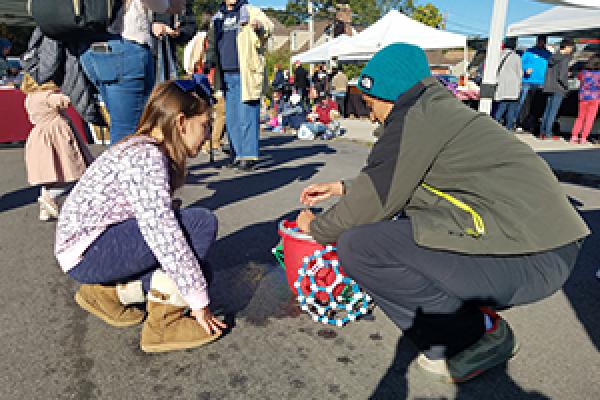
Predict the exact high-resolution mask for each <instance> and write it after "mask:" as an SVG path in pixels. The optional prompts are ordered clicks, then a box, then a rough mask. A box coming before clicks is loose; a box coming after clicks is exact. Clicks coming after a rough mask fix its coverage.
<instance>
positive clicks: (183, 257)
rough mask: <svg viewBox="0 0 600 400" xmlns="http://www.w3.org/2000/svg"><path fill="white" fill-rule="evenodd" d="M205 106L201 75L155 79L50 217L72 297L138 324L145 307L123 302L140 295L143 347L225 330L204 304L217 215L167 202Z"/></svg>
mask: <svg viewBox="0 0 600 400" xmlns="http://www.w3.org/2000/svg"><path fill="white" fill-rule="evenodd" d="M212 104H214V99H213V98H212V95H211V90H210V84H209V83H208V80H207V79H206V77H205V76H203V75H194V79H191V80H177V81H166V82H163V83H160V84H158V85H156V87H155V88H154V90H153V92H152V94H151V95H150V98H149V99H148V103H147V105H146V107H145V109H144V112H143V113H142V117H141V119H140V122H139V124H138V127H137V129H136V132H135V133H134V134H133V135H130V136H127V137H125V138H124V139H123V140H122V141H121V142H119V143H117V144H116V145H114V146H112V147H111V148H110V149H108V150H107V151H105V152H104V153H103V154H102V155H101V156H100V157H99V158H98V159H97V160H96V161H95V162H94V163H93V164H92V165H91V166H90V167H89V169H88V170H87V171H86V173H85V175H84V176H83V177H82V178H81V180H80V181H79V183H78V184H77V186H75V188H74V189H73V191H72V192H71V194H70V195H69V197H68V198H67V200H66V202H65V204H64V207H63V209H62V212H61V214H60V217H59V220H58V226H57V230H56V245H55V254H56V258H57V259H58V262H59V264H60V266H61V267H62V269H63V270H64V272H65V273H67V274H68V275H69V276H70V277H71V278H73V279H75V280H76V281H78V282H80V283H81V285H80V286H79V290H78V291H77V293H76V294H75V301H76V302H77V303H78V304H79V305H80V306H81V308H83V309H84V310H86V311H88V312H90V313H92V314H94V315H95V316H97V317H99V318H100V319H102V320H103V321H105V322H106V323H108V324H110V325H113V326H117V327H124V326H132V325H136V324H139V323H141V322H142V320H143V319H144V312H142V311H141V310H139V309H137V308H132V307H130V305H132V304H135V303H143V302H146V310H147V312H148V316H147V318H146V321H145V322H144V326H143V328H142V334H141V340H140V346H141V348H142V350H143V351H145V352H162V351H170V350H178V349H187V348H192V347H198V346H201V345H203V344H206V343H209V342H211V341H213V340H215V339H217V338H218V337H219V336H220V334H221V329H223V328H225V324H224V323H223V322H221V321H219V320H218V319H217V318H216V317H214V316H213V314H212V313H211V311H210V310H209V308H208V304H209V297H208V291H207V285H208V283H209V282H210V270H209V269H208V266H207V265H206V264H205V263H203V262H202V260H203V259H204V258H205V256H206V253H207V251H208V249H209V247H210V246H211V244H212V243H213V241H214V240H215V236H216V230H217V219H216V217H215V216H214V214H212V213H211V212H210V211H209V210H206V209H203V208H186V209H183V210H179V209H177V207H176V206H174V204H173V200H172V195H173V192H174V191H175V190H176V189H178V188H180V187H181V186H183V184H184V183H185V175H186V160H187V158H188V157H196V156H197V155H198V153H199V151H200V147H201V146H202V143H203V142H204V141H206V140H207V139H208V137H209V135H210V116H211V113H212V107H211V106H212ZM146 295H147V299H146ZM188 307H189V308H190V309H191V316H187V315H186V310H187V309H188Z"/></svg>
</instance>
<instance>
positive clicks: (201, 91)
mask: <svg viewBox="0 0 600 400" xmlns="http://www.w3.org/2000/svg"><path fill="white" fill-rule="evenodd" d="M174 83H175V85H177V87H178V88H179V89H181V90H183V91H184V92H186V93H190V92H193V93H196V94H197V95H198V96H199V97H200V98H202V99H204V100H206V101H207V102H208V103H209V104H210V105H211V106H212V105H213V104H215V103H216V100H215V98H214V97H213V95H212V89H211V87H210V82H209V81H208V78H207V77H206V75H203V74H193V75H192V79H177V80H176V81H174Z"/></svg>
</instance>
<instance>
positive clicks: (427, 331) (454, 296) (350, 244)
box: [337, 218, 580, 358]
mask: <svg viewBox="0 0 600 400" xmlns="http://www.w3.org/2000/svg"><path fill="white" fill-rule="evenodd" d="M337 247H338V249H337V250H338V256H339V257H340V261H341V264H342V267H343V269H344V271H345V272H346V273H347V274H348V275H349V276H350V277H352V278H353V279H354V280H356V282H357V283H358V284H359V285H360V286H361V287H362V288H363V289H365V290H366V291H367V292H368V293H369V294H370V295H371V296H372V297H373V299H374V300H375V302H376V304H377V305H378V306H379V307H381V309H382V310H383V311H384V312H385V313H386V314H387V316H388V317H389V318H390V319H391V320H392V321H393V322H394V323H395V324H396V325H397V326H398V327H399V328H400V329H401V330H402V331H403V334H404V335H405V336H407V337H408V338H410V339H411V340H412V341H413V342H414V343H415V344H416V345H417V347H418V348H419V350H421V351H426V352H427V354H428V356H430V357H432V358H442V357H451V356H452V355H454V354H456V353H458V352H460V351H462V350H463V349H465V348H466V347H468V346H470V345H471V344H473V343H475V342H476V341H477V340H479V339H480V338H481V336H482V335H483V333H484V322H483V321H484V320H483V314H482V312H481V310H480V309H479V307H480V306H491V307H492V308H507V307H510V306H513V305H520V304H527V303H532V302H535V301H538V300H540V299H543V298H545V297H548V296H550V295H551V294H552V293H554V292H555V291H556V290H558V289H559V288H560V287H562V285H563V284H564V283H565V281H566V280H567V278H568V277H569V274H570V273H571V270H572V269H573V266H574V265H575V261H576V259H577V255H578V253H579V250H580V244H577V243H573V244H570V245H567V246H564V247H561V248H558V249H554V250H551V251H547V252H543V253H536V254H530V255H516V256H505V257H497V256H472V255H464V254H458V253H453V252H449V251H438V250H432V249H427V248H423V247H419V246H417V245H416V244H415V241H414V239H413V233H412V226H411V223H410V220H409V219H406V218H403V219H400V220H397V221H385V222H379V223H374V224H369V225H363V226H359V227H357V228H354V229H351V230H349V231H347V232H345V233H344V234H343V235H342V236H341V237H340V240H339V241H338V243H337Z"/></svg>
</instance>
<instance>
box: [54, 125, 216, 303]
mask: <svg viewBox="0 0 600 400" xmlns="http://www.w3.org/2000/svg"><path fill="white" fill-rule="evenodd" d="M167 166H168V160H167V157H166V156H165V154H163V153H162V151H161V150H160V149H159V148H158V147H157V146H156V145H155V144H154V141H153V139H151V138H147V137H136V138H133V139H131V140H129V141H127V142H125V143H119V144H117V145H115V146H112V147H111V148H110V149H108V150H107V151H105V152H104V153H103V154H102V155H101V156H100V157H99V158H98V159H97V160H96V161H95V162H94V163H93V164H92V165H91V166H90V167H89V168H88V169H87V171H86V172H85V174H84V175H83V176H82V177H81V179H80V181H79V183H77V185H76V186H75V188H74V189H73V191H72V192H71V194H70V195H69V197H68V198H67V200H66V201H65V204H64V205H63V208H62V211H61V213H60V216H59V219H58V225H57V229H56V243H55V248H54V252H55V255H56V258H57V260H58V262H59V264H60V266H61V267H62V269H63V271H65V272H68V271H69V270H70V269H71V268H73V267H75V266H76V265H77V264H78V263H79V262H80V261H81V259H82V257H83V254H84V253H85V251H86V250H87V249H88V247H89V246H90V245H91V244H92V243H93V242H94V241H95V240H96V239H97V238H98V237H99V236H100V235H101V234H102V233H103V232H104V231H105V230H106V229H107V228H108V227H109V226H111V225H113V224H117V223H119V222H123V221H125V220H127V219H130V218H135V219H136V220H137V222H138V225H139V228H140V231H141V233H142V235H143V237H144V240H146V243H147V244H148V246H149V247H150V249H152V252H153V253H154V255H155V256H156V259H157V260H158V262H159V263H160V265H161V266H162V268H163V269H164V270H165V272H166V273H167V274H168V275H169V276H170V277H171V278H172V279H173V280H174V281H175V283H176V284H177V287H178V288H179V291H180V292H181V294H182V295H183V297H184V298H185V300H186V301H187V302H188V304H189V306H190V307H191V308H192V309H199V308H203V307H205V306H206V305H208V303H209V298H208V293H207V285H206V280H205V278H204V275H203V274H202V270H201V268H200V264H199V262H198V260H197V259H196V257H195V256H194V253H193V251H192V249H191V247H190V246H189V244H188V242H187V240H186V239H185V236H184V235H183V232H182V231H181V227H180V225H179V222H178V221H177V219H176V217H175V213H174V212H173V209H172V199H171V194H170V186H169V173H168V167H167Z"/></svg>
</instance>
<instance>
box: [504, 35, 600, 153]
mask: <svg viewBox="0 0 600 400" xmlns="http://www.w3.org/2000/svg"><path fill="white" fill-rule="evenodd" d="M503 47H504V48H503V51H502V55H501V59H500V65H499V66H498V71H497V79H498V84H497V87H496V91H495V95H494V100H495V101H496V107H495V112H494V118H495V119H496V120H497V121H498V122H501V123H502V124H503V125H504V126H505V127H506V128H507V129H509V130H515V129H518V128H521V129H523V128H524V129H526V130H529V131H538V125H539V134H538V137H539V138H540V139H542V140H544V139H555V140H556V139H559V135H556V134H555V132H556V130H555V128H554V124H555V121H556V117H557V115H558V111H559V109H560V107H561V104H562V102H563V100H564V98H565V96H566V95H567V93H568V92H569V90H570V89H571V87H570V85H569V78H570V77H573V78H576V79H577V83H578V86H579V107H578V115H577V119H576V120H575V124H574V126H573V129H572V132H571V139H570V143H574V144H589V141H588V137H589V134H590V132H591V130H592V126H593V123H594V121H595V119H596V115H597V111H598V102H599V101H600V65H599V62H600V54H594V55H592V56H591V57H590V58H589V60H588V61H587V62H586V64H585V65H584V66H583V68H582V70H581V71H579V72H578V73H577V71H573V70H572V69H571V65H570V64H571V62H572V58H573V53H574V50H575V43H574V41H573V40H571V39H568V38H567V39H563V40H562V41H561V42H560V44H559V48H558V50H557V51H556V52H555V53H551V52H550V51H549V50H548V49H547V38H546V37H545V36H538V37H537V40H536V45H535V46H534V47H532V48H529V49H527V50H526V51H525V52H523V53H522V55H519V53H518V52H517V51H516V41H515V40H506V41H505V42H504V45H503ZM574 72H575V73H574ZM539 93H543V94H544V99H545V101H546V104H545V107H544V113H543V114H542V115H541V116H540V117H541V118H539V117H538V116H536V114H535V112H534V107H533V106H534V105H535V104H534V101H536V99H538V98H539V96H538V94H539Z"/></svg>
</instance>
